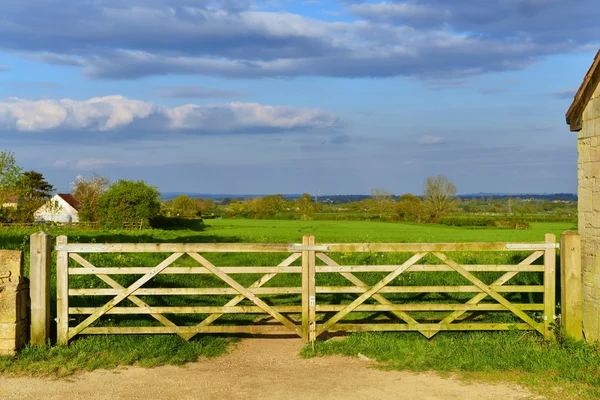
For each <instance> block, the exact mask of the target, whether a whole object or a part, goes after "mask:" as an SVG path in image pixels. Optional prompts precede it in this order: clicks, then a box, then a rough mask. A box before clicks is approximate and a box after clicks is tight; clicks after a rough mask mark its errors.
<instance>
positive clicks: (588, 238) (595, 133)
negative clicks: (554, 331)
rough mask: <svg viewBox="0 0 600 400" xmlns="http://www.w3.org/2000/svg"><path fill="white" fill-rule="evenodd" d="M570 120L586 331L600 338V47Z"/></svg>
mask: <svg viewBox="0 0 600 400" xmlns="http://www.w3.org/2000/svg"><path fill="white" fill-rule="evenodd" d="M567 124H569V126H570V128H571V131H574V132H578V134H577V151H578V153H579V160H578V173H577V175H578V179H579V188H578V197H579V206H578V208H579V210H578V211H579V212H578V213H579V234H580V235H581V255H582V260H581V265H582V275H583V332H584V335H585V337H586V339H587V340H588V341H598V340H600V257H596V255H597V254H600V51H599V52H598V54H597V55H596V57H595V59H594V62H593V63H592V66H591V68H590V70H589V71H588V73H587V74H586V76H585V78H584V79H583V83H582V84H581V87H580V88H579V90H578V91H577V93H576V94H575V99H574V100H573V104H572V105H571V107H570V108H569V111H567Z"/></svg>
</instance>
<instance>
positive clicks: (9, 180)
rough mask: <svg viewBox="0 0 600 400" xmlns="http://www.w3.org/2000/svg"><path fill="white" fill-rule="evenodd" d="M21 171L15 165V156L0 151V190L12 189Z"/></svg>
mask: <svg viewBox="0 0 600 400" xmlns="http://www.w3.org/2000/svg"><path fill="white" fill-rule="evenodd" d="M22 171H23V169H22V168H21V167H19V166H17V165H16V164H15V156H14V154H13V153H10V152H8V151H6V150H3V151H0V188H2V189H5V188H13V187H14V186H15V185H16V183H17V182H18V181H19V178H20V177H21V173H22Z"/></svg>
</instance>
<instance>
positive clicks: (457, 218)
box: [438, 215, 530, 229]
mask: <svg viewBox="0 0 600 400" xmlns="http://www.w3.org/2000/svg"><path fill="white" fill-rule="evenodd" d="M438 223H439V224H441V225H448V226H480V227H484V226H490V227H495V228H509V229H529V228H530V226H529V223H528V222H526V221H524V220H523V219H521V218H520V217H517V218H515V217H494V216H489V215H446V216H443V217H440V218H439V219H438Z"/></svg>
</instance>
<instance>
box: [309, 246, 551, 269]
mask: <svg viewBox="0 0 600 400" xmlns="http://www.w3.org/2000/svg"><path fill="white" fill-rule="evenodd" d="M542 253H543V252H541V251H540V254H542ZM319 254H322V253H319ZM462 266H463V268H464V269H466V270H467V271H469V272H508V271H516V272H544V266H543V265H523V266H518V265H500V264H498V265H479V264H477V265H475V264H462ZM397 267H398V265H335V266H330V265H327V266H317V269H316V272H317V273H322V272H338V273H342V272H351V273H355V272H390V271H393V270H394V269H395V268H397ZM406 272H454V270H453V269H452V268H450V267H449V266H447V265H441V264H439V265H437V264H419V265H413V266H412V267H410V268H409V269H408V270H406Z"/></svg>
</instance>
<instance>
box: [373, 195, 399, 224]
mask: <svg viewBox="0 0 600 400" xmlns="http://www.w3.org/2000/svg"><path fill="white" fill-rule="evenodd" d="M392 197H393V194H392V192H390V191H389V190H386V189H373V190H371V204H372V209H373V211H375V212H376V213H377V214H379V218H381V217H382V216H383V214H385V213H389V212H390V211H392V208H393V205H394V202H393V200H392Z"/></svg>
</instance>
